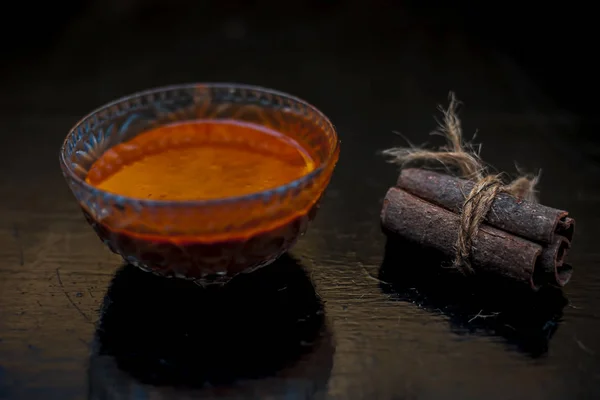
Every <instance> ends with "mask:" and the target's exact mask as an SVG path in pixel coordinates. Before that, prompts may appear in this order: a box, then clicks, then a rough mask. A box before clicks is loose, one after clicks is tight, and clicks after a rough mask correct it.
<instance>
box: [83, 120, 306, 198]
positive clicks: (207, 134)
mask: <svg viewBox="0 0 600 400" xmlns="http://www.w3.org/2000/svg"><path fill="white" fill-rule="evenodd" d="M314 168H315V163H314V162H313V160H312V159H311V157H310V156H309V155H308V153H307V152H306V151H305V150H304V149H303V148H302V147H301V146H300V145H299V144H298V143H297V142H296V141H295V140H293V139H292V138H290V137H288V136H285V135H283V134H281V133H279V132H277V131H274V130H271V129H269V128H267V127H264V126H260V125H254V124H249V123H244V122H240V121H228V120H225V121H215V120H205V121H203V120H199V121H192V122H180V123H175V124H171V125H165V126H161V127H158V128H155V129H153V130H150V131H148V132H145V133H142V134H140V135H138V136H136V137H135V138H133V139H132V140H130V141H127V142H124V143H121V144H118V145H116V146H114V147H113V148H111V149H109V150H108V151H106V152H105V153H104V154H103V155H102V156H101V157H100V158H99V159H98V160H97V161H96V162H95V163H94V164H93V165H92V167H91V168H90V170H89V172H88V175H87V178H86V181H87V182H88V183H89V184H91V185H93V186H96V187H97V188H99V189H101V190H103V191H106V192H111V193H115V194H119V195H122V196H126V197H132V198H138V199H154V200H167V201H169V200H171V201H173V200H174V201H189V200H209V199H222V198H227V197H235V196H243V195H247V194H251V193H256V192H261V191H264V190H269V189H273V188H276V187H278V186H282V185H285V184H286V183H290V182H292V181H294V180H296V179H299V178H301V177H302V176H304V175H306V174H308V173H310V172H311V171H312V170H313V169H314Z"/></svg>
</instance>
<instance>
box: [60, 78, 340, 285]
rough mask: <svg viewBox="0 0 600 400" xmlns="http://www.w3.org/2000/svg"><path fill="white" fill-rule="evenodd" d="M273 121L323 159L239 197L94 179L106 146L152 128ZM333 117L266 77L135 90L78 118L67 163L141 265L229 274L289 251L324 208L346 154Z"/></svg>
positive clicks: (83, 201) (90, 211)
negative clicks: (171, 193) (150, 192)
mask: <svg viewBox="0 0 600 400" xmlns="http://www.w3.org/2000/svg"><path fill="white" fill-rule="evenodd" d="M200 119H202V120H234V121H239V122H246V123H252V124H258V125H261V126H266V127H268V128H270V129H273V130H276V131H278V132H280V133H281V134H284V135H286V136H288V137H290V138H292V139H294V140H295V141H296V142H297V143H298V144H299V145H300V146H302V147H303V149H304V150H305V151H306V152H307V153H308V154H309V155H310V156H311V158H312V159H313V161H314V162H315V169H314V170H312V171H311V172H309V173H308V174H306V175H304V176H302V177H301V178H299V179H297V180H295V181H291V182H289V183H287V184H285V185H282V186H279V187H276V188H273V189H269V190H265V191H262V192H257V193H252V194H248V195H243V196H237V197H228V198H222V199H210V200H191V201H187V200H186V201H168V200H149V199H137V198H131V197H126V196H121V195H119V194H116V193H110V192H106V191H103V190H100V189H98V188H97V187H95V186H92V185H90V184H88V183H87V182H86V176H87V173H88V171H89V169H90V167H91V166H92V165H93V164H94V162H95V161H96V160H98V159H99V158H100V157H101V156H102V155H103V154H104V153H105V152H106V151H107V150H109V149H111V148H112V147H113V146H115V145H118V144H120V143H124V142H127V141H129V140H131V139H132V138H134V137H135V136H137V135H139V134H141V133H144V132H146V131H148V130H150V129H153V128H157V127H160V126H163V125H168V124H172V123H176V122H183V121H194V120H200ZM339 150H340V147H339V140H338V136H337V133H336V131H335V129H334V127H333V125H332V124H331V122H330V121H329V120H328V119H327V117H325V116H324V115H323V114H322V113H321V112H320V111H319V110H317V109H316V108H315V107H313V106H312V105H310V104H308V103H306V102H305V101H303V100H300V99H298V98H295V97H293V96H290V95H287V94H285V93H280V92H276V91H273V90H269V89H263V88H259V87H252V86H245V85H237V84H186V85H178V86H169V87H164V88H158V89H152V90H149V91H145V92H140V93H136V94H133V95H130V96H127V97H124V98H122V99H119V100H116V101H115V102H112V103H110V104H107V105H105V106H103V107H101V108H99V109H97V110H95V111H93V112H92V113H90V114H89V115H87V116H86V117H84V118H83V119H82V120H81V121H79V122H78V123H77V124H76V125H75V126H74V127H73V128H72V129H71V131H70V132H69V134H68V135H67V137H66V139H65V141H64V143H63V146H62V147H61V152H60V164H61V168H62V172H63V176H64V177H65V179H66V181H67V184H68V185H69V188H70V189H71V191H72V192H73V194H74V195H75V197H76V199H77V201H78V202H79V204H80V206H81V208H82V210H83V213H84V215H85V217H86V219H87V221H88V222H89V223H90V225H91V226H92V227H93V228H94V230H95V231H96V233H97V234H98V236H99V237H100V239H101V240H102V241H103V242H104V243H105V244H106V245H107V246H108V247H109V248H110V249H111V250H112V251H113V252H115V253H117V254H119V255H121V256H122V257H123V259H124V260H125V261H126V262H128V263H131V264H133V265H136V266H137V267H139V268H141V269H143V270H146V271H150V272H153V273H156V274H158V275H161V276H165V277H178V278H185V279H191V280H194V281H196V282H197V283H199V284H209V283H225V282H227V281H229V280H230V279H231V278H233V277H234V276H235V275H237V274H239V273H242V272H250V271H253V270H255V269H257V268H260V267H262V266H265V265H268V264H270V263H271V262H273V261H274V260H276V259H277V258H278V257H279V256H280V255H282V254H283V253H285V252H286V251H288V250H289V249H290V248H291V247H292V246H293V245H294V243H295V242H296V240H297V239H298V238H299V237H300V236H301V235H302V234H304V232H305V231H306V229H307V226H308V223H309V221H310V220H312V219H313V218H314V216H315V213H316V210H317V208H318V203H319V200H320V198H321V196H322V194H323V192H324V190H325V188H326V187H327V185H328V184H329V180H330V179H331V175H332V173H333V170H334V168H335V165H336V163H337V160H338V157H339Z"/></svg>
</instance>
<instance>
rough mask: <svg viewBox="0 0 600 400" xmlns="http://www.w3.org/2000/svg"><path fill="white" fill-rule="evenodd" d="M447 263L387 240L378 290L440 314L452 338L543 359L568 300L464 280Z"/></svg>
mask: <svg viewBox="0 0 600 400" xmlns="http://www.w3.org/2000/svg"><path fill="white" fill-rule="evenodd" d="M450 265H451V260H448V259H447V258H444V256H443V255H441V254H439V253H437V252H435V251H433V250H431V249H425V248H423V247H420V246H419V245H415V244H413V243H409V242H407V241H405V240H403V239H400V238H388V240H387V242H386V247H385V258H384V261H383V263H382V265H381V268H380V270H379V279H380V280H381V284H380V285H381V290H382V291H383V292H385V293H387V294H392V295H394V297H395V298H396V299H397V300H400V301H408V302H411V303H413V304H415V305H416V306H417V307H421V308H423V309H425V310H430V311H431V312H432V313H436V314H439V313H440V312H441V313H443V314H444V315H445V316H447V318H448V319H449V323H450V327H451V330H452V331H453V332H454V333H456V334H460V335H462V334H475V335H492V336H500V337H503V338H505V340H506V341H507V343H508V344H509V345H510V347H511V348H513V349H515V350H518V351H520V352H522V353H525V354H527V355H529V356H531V357H534V358H536V357H540V356H543V355H545V354H546V353H547V351H548V346H549V342H550V340H551V338H552V336H553V335H554V333H555V332H556V330H557V329H558V326H559V324H560V320H561V318H562V311H563V308H564V307H565V306H566V305H567V304H568V300H567V299H566V297H565V296H564V295H563V292H562V290H561V289H559V288H556V287H544V288H542V289H541V290H539V291H537V292H534V291H532V290H531V288H530V287H528V286H527V285H523V284H520V283H516V282H514V281H509V280H508V279H505V278H502V277H498V276H491V275H485V274H484V273H477V274H476V275H473V276H464V275H462V274H461V273H459V272H457V271H456V270H454V269H452V268H451V267H450Z"/></svg>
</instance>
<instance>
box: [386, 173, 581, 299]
mask: <svg viewBox="0 0 600 400" xmlns="http://www.w3.org/2000/svg"><path fill="white" fill-rule="evenodd" d="M473 186H474V183H473V182H471V181H467V180H464V179H460V178H456V177H453V176H450V175H444V174H440V173H437V172H432V171H428V170H422V169H414V168H410V169H404V170H403V171H402V173H401V175H400V177H399V179H398V182H397V187H393V188H391V189H390V190H389V191H388V193H387V195H386V197H385V200H384V204H383V209H382V212H381V221H382V224H383V228H384V230H385V231H386V232H388V233H392V234H397V235H400V236H402V237H403V238H405V239H408V240H410V241H413V242H416V243H419V244H422V245H424V246H426V247H430V248H434V249H437V250H439V251H441V252H442V253H444V254H445V255H447V256H449V257H451V256H452V255H453V254H454V252H455V247H454V246H455V243H456V240H457V235H458V230H459V224H460V216H459V213H460V210H461V208H462V205H463V203H464V201H465V198H466V196H467V195H468V194H469V193H470V191H471V190H472V188H473ZM574 227H575V221H574V220H573V219H572V218H569V217H568V213H567V212H565V211H561V210H556V209H553V208H550V207H546V206H543V205H540V204H537V203H533V202H529V201H526V200H520V199H517V198H515V197H513V196H511V195H509V194H506V193H500V194H498V195H497V196H496V198H495V199H494V202H493V204H492V206H491V208H490V211H489V212H488V213H487V215H486V217H485V222H484V224H482V225H481V227H480V229H479V232H478V233H477V235H476V237H474V238H473V247H472V250H471V263H472V266H473V269H474V270H475V271H476V272H477V271H482V272H483V271H485V272H490V273H495V274H499V275H503V276H505V277H508V278H511V279H516V280H520V281H523V282H527V283H528V284H530V285H531V286H532V287H533V288H538V287H540V286H542V285H544V284H554V285H558V286H564V285H565V284H566V283H567V282H568V280H569V279H570V276H571V267H570V266H567V265H565V264H564V259H565V256H566V253H567V250H568V249H569V248H570V243H571V240H572V237H573V231H574Z"/></svg>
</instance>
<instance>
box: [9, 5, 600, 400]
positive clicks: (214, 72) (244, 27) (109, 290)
mask: <svg viewBox="0 0 600 400" xmlns="http://www.w3.org/2000/svg"><path fill="white" fill-rule="evenodd" d="M439 3H440V4H435V3H434V2H426V3H425V2H417V1H414V2H391V1H381V0H374V1H371V2H364V1H341V0H340V1H295V2H281V1H272V0H265V1H241V0H239V1H222V2H216V1H191V0H171V1H158V0H146V1H141V0H122V1H120V0H105V1H75V0H73V1H55V2H18V3H17V2H14V3H10V4H6V5H2V11H1V12H0V19H1V20H2V21H1V22H2V23H1V24H0V30H1V34H2V36H1V39H0V44H1V45H2V54H1V63H0V199H2V200H1V201H0V399H55V398H56V399H61V400H67V399H79V398H132V399H143V398H152V397H149V396H161V397H158V398H185V397H181V396H187V395H189V396H192V395H203V396H207V397H210V398H238V397H242V398H264V397H266V396H267V395H273V396H275V398H280V397H283V396H284V395H288V396H289V397H288V398H336V399H337V398H340V399H346V398H348V399H355V398H356V399H362V398H365V399H438V398H461V399H480V398H486V399H496V398H498V399H507V398H511V399H513V398H514V399H521V398H523V399H567V398H568V399H587V398H597V396H598V395H599V394H600V358H599V357H600V340H599V339H598V338H599V337H600V314H599V313H598V311H597V310H598V308H599V307H600V294H599V293H600V275H599V273H598V270H597V268H598V264H599V262H600V256H599V253H598V250H597V244H596V243H597V237H598V235H599V234H600V231H599V230H598V228H597V226H600V218H599V217H600V214H599V212H598V205H600V193H599V186H600V185H599V183H600V180H599V179H598V178H599V177H600V140H598V138H597V137H598V134H597V132H598V122H597V118H596V109H597V107H598V106H597V105H598V101H597V86H598V85H597V78H596V76H597V70H598V61H597V59H596V54H595V53H596V47H597V46H596V42H595V40H594V37H595V35H594V34H595V31H596V25H595V24H596V23H595V22H594V20H593V18H594V14H593V9H592V7H591V5H586V4H587V3H583V2H581V5H580V4H578V2H571V3H568V4H557V5H556V6H552V5H547V4H541V5H529V4H527V3H526V2H500V3H485V2H454V3H453V4H452V5H448V4H447V3H448V2H439ZM590 4H591V3H590ZM212 81H229V82H241V83H247V84H256V85H261V86H266V87H271V88H274V89H278V90H282V91H286V92H289V93H292V94H294V95H297V96H299V97H302V98H304V99H306V100H308V101H309V102H311V103H313V104H314V105H316V106H317V107H319V108H320V109H321V110H322V111H323V112H324V113H325V114H326V115H328V116H329V117H330V118H331V119H332V122H333V123H334V124H335V125H336V127H337V129H338V131H339V135H340V138H341V140H342V151H341V159H340V162H339V165H338V167H337V169H336V172H335V175H334V178H333V179H332V182H331V185H330V187H329V189H328V191H327V195H326V197H325V199H324V202H323V206H322V208H321V210H320V212H319V215H318V217H317V219H316V221H315V222H314V223H313V225H312V226H311V227H310V229H309V232H308V233H307V235H306V236H305V237H304V238H303V239H302V240H301V241H300V242H299V243H298V245H297V246H296V247H295V248H294V250H293V251H292V253H291V257H285V258H284V259H282V260H280V261H279V262H278V263H276V264H274V265H273V266H272V267H270V268H268V269H265V270H264V271H260V274H257V275H254V276H253V277H247V278H245V280H242V281H240V282H238V284H237V286H236V285H233V286H232V287H231V288H229V289H228V291H225V292H219V291H216V292H212V291H211V292H206V293H205V292H198V291H197V290H194V289H195V288H191V287H189V286H186V285H185V284H183V283H181V282H171V281H169V282H165V281H164V280H160V279H154V278H153V277H150V276H147V274H143V273H141V272H140V271H137V270H135V269H133V268H132V267H127V266H125V267H123V266H122V265H121V262H120V261H119V259H118V258H116V257H114V256H113V255H112V254H110V253H109V252H108V250H107V249H105V248H104V247H103V246H102V244H101V243H100V242H99V241H98V240H97V238H96V237H95V236H94V234H93V232H92V231H91V229H90V228H89V227H88V226H87V225H86V223H85V221H84V219H83V218H82V217H81V216H80V213H79V210H78V207H77V204H76V202H75V201H74V198H73V197H72V195H71V194H70V193H69V191H68V189H67V187H66V184H64V182H63V180H62V177H61V174H60V170H59V166H58V160H57V158H58V157H57V156H58V149H59V147H60V144H61V141H62V140H63V138H64V136H65V135H66V133H67V131H68V130H69V128H70V127H71V126H72V125H73V124H74V123H76V122H77V120H78V119H79V118H80V117H82V116H83V115H84V114H86V113H88V112H89V111H91V110H93V109H94V108H96V107H98V106H100V105H102V104H104V103H106V102H108V101H111V100H113V99H115V98H118V97H120V96H123V95H127V94H130V93H132V92H135V91H138V90H143V89H147V88H150V87H155V86H161V85H167V84H174V83H183V82H212ZM450 90H453V91H455V92H456V94H457V96H458V98H459V99H460V100H462V101H463V102H464V107H463V110H462V111H461V117H462V118H463V123H464V127H465V134H466V135H467V136H468V137H469V136H470V135H471V134H472V133H474V132H475V131H478V132H479V133H478V137H477V140H478V141H481V142H483V143H484V146H483V152H482V156H483V158H484V159H485V160H487V161H489V162H490V163H491V164H492V165H494V166H495V167H496V168H497V169H499V170H506V171H508V172H511V173H514V172H515V168H514V167H515V163H517V164H518V165H519V166H521V167H523V168H525V169H526V170H528V171H537V170H538V169H539V168H541V169H542V171H543V174H542V181H541V184H540V187H539V189H540V193H541V201H542V202H543V203H544V204H547V205H550V206H554V207H557V208H563V209H566V210H569V212H570V213H571V215H573V216H574V217H575V218H576V219H577V224H578V225H577V232H576V238H575V241H574V249H573V251H572V253H571V254H570V262H571V264H573V266H574V269H575V273H574V277H573V281H572V282H571V283H570V284H569V285H568V286H567V288H566V289H565V290H564V292H560V291H549V292H544V293H542V294H540V295H539V296H532V295H530V294H528V293H521V292H520V291H519V290H518V289H513V288H507V287H505V286H503V285H500V284H494V283H492V284H487V286H486V285H483V283H481V282H480V283H470V282H462V281H460V280H458V281H453V280H449V278H448V277H446V276H444V275H442V276H441V277H440V276H438V275H439V271H438V270H437V269H436V267H437V264H435V262H433V261H431V260H428V258H427V257H424V256H423V254H413V253H414V252H413V251H412V250H410V249H408V248H405V245H403V244H399V243H393V244H388V246H387V248H388V250H389V249H390V248H391V249H392V250H389V251H387V252H386V240H385V237H384V236H383V235H382V234H381V232H380V228H379V224H378V214H379V209H380V206H381V200H382V198H383V196H384V195H385V192H386V190H387V187H388V186H390V185H391V184H392V183H393V182H394V179H395V175H396V173H397V172H396V170H395V168H394V167H392V166H390V165H386V164H385V163H384V161H383V159H382V158H381V156H379V155H378V151H379V150H382V149H385V148H386V147H390V146H395V145H403V144H405V142H404V141H403V139H402V138H400V137H398V136H397V135H394V134H393V133H392V132H393V131H400V132H401V133H402V134H403V135H405V136H406V137H407V138H409V139H410V140H411V141H412V142H414V143H423V142H426V141H429V140H430V137H429V136H428V135H427V133H428V132H430V131H431V130H432V129H433V128H434V127H435V121H434V117H435V116H436V106H437V105H438V104H440V103H441V104H444V103H445V102H446V99H447V94H448V92H449V91H450ZM374 277H379V278H374ZM378 279H379V280H378ZM385 282H387V283H385ZM283 288H285V289H283ZM482 316H483V317H482ZM247 378H260V379H255V380H250V381H248V380H247ZM205 381H208V382H210V383H211V384H212V385H213V386H211V387H208V388H206V387H204V388H203V389H197V388H195V389H189V388H188V389H176V388H175V387H180V386H182V385H184V386H190V385H195V384H198V383H202V382H205ZM233 381H239V382H242V383H239V384H234V383H232V382H233ZM196 391H199V392H196ZM117 396H123V397H117ZM190 398H191V397H190Z"/></svg>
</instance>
